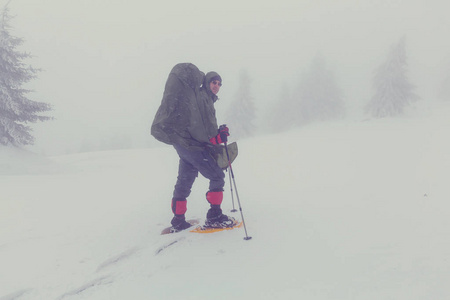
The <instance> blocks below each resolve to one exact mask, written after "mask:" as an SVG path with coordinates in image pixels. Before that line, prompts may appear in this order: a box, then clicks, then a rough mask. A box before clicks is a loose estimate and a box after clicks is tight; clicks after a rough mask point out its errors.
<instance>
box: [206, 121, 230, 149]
mask: <svg viewBox="0 0 450 300" xmlns="http://www.w3.org/2000/svg"><path fill="white" fill-rule="evenodd" d="M218 132H219V133H218V134H217V135H216V136H215V137H212V138H211V139H210V140H209V141H210V142H211V143H212V144H213V145H218V144H222V143H226V142H227V141H228V137H229V136H230V133H229V129H228V127H227V125H221V126H220V127H219V130H218Z"/></svg>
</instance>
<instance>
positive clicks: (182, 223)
mask: <svg viewBox="0 0 450 300" xmlns="http://www.w3.org/2000/svg"><path fill="white" fill-rule="evenodd" d="M170 223H171V224H172V228H171V229H170V232H179V231H181V230H185V229H187V228H189V227H191V226H192V225H191V223H189V222H186V218H185V216H184V215H181V216H177V215H175V216H174V217H173V219H172V221H171V222H170Z"/></svg>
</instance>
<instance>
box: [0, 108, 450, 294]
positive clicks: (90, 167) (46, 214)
mask: <svg viewBox="0 0 450 300" xmlns="http://www.w3.org/2000/svg"><path fill="white" fill-rule="evenodd" d="M449 116H450V104H446V105H441V106H440V107H439V108H435V109H433V110H430V111H428V112H426V113H421V114H419V113H417V114H416V115H415V116H411V115H410V116H405V117H402V118H397V119H383V120H367V121H360V120H358V121H355V120H353V121H345V122H339V123H320V124H313V125H310V126H307V127H304V128H301V129H298V130H294V131H291V132H289V133H283V134H279V135H268V136H263V137H258V138H254V139H248V140H244V141H239V142H238V143H239V147H240V155H239V157H238V159H237V160H236V162H235V164H234V171H235V175H236V183H237V187H238V191H239V195H240V199H241V204H242V208H243V212H244V216H245V220H246V222H247V229H248V234H249V235H250V236H252V237H253V239H252V240H250V241H245V240H244V239H243V237H244V236H245V233H244V230H243V228H241V229H237V230H233V231H227V232H222V233H216V234H212V235H211V234H209V235H204V234H194V233H189V232H183V233H179V234H176V235H167V236H161V235H160V234H159V233H160V231H161V230H162V229H163V228H164V227H165V226H167V225H168V223H169V221H170V218H171V211H170V197H171V193H172V187H173V184H174V180H175V174H176V171H177V156H176V154H175V151H173V150H172V149H171V148H170V147H165V146H162V147H161V148H158V149H142V150H127V151H111V152H99V153H85V154H77V155H69V156H60V157H52V158H48V159H46V158H42V157H38V156H30V155H27V154H26V153H24V152H21V153H13V152H11V149H1V151H0V168H1V170H0V179H1V180H0V182H1V200H0V201H1V202H0V278H1V283H0V300H13V299H14V300H27V299H45V300H59V299H64V300H66V299H67V300H72V299H74V300H75V299H77V300H78V299H95V300H99V299H121V300H122V299H133V300H137V299H177V300H178V299H183V300H186V299H271V300H273V299H308V300H311V299H314V300H315V299H343V300H344V299H345V300H348V299H364V300H369V299H376V300H380V299H383V300H386V299H396V300H398V299H408V300H412V299H433V300H437V299H449V297H450V288H449V287H448V282H450V272H449V270H450V209H449V208H450V204H449V199H450V190H449V188H448V181H449V179H450V141H449V132H450V118H449ZM227 178H228V177H227ZM206 188H207V181H205V180H204V179H202V178H199V179H198V181H197V182H196V185H195V188H194V191H193V193H192V195H191V197H190V199H189V205H188V208H189V210H188V217H190V218H191V217H192V218H194V217H198V218H204V215H205V213H206V209H207V203H206V200H204V194H205V192H206ZM231 206H232V203H231V198H230V191H229V184H228V183H227V186H226V195H225V200H224V208H225V209H226V210H229V209H230V208H231ZM235 216H236V217H239V214H236V215H235Z"/></svg>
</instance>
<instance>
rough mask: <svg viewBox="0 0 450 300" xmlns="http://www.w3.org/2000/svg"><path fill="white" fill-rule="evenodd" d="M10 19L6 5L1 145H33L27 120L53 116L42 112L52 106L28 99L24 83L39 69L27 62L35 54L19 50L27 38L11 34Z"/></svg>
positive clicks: (0, 57) (1, 33) (0, 33)
mask: <svg viewBox="0 0 450 300" xmlns="http://www.w3.org/2000/svg"><path fill="white" fill-rule="evenodd" d="M10 20H11V17H10V15H9V11H8V7H7V5H6V6H5V7H4V8H3V9H2V11H1V12H0V144H2V145H8V144H11V145H14V146H20V145H29V144H33V143H34V137H33V136H32V135H31V133H30V132H31V130H32V129H31V128H30V127H29V126H27V123H30V122H31V123H35V122H37V121H46V120H50V119H52V118H51V117H47V116H42V115H38V113H42V112H45V111H49V110H51V107H50V105H49V104H46V103H42V102H36V101H32V100H29V99H28V98H27V94H28V93H29V92H30V90H27V89H25V88H23V85H24V84H25V83H27V82H29V81H30V80H31V79H33V78H36V73H37V72H38V71H39V70H38V69H34V68H32V67H31V66H27V65H26V64H25V63H24V62H23V60H24V59H26V58H29V57H31V55H30V54H28V53H24V52H20V51H19V50H17V47H19V46H20V45H21V44H22V43H23V40H22V39H21V38H17V37H14V36H12V35H11V34H10V30H11V27H10V25H9V22H10Z"/></svg>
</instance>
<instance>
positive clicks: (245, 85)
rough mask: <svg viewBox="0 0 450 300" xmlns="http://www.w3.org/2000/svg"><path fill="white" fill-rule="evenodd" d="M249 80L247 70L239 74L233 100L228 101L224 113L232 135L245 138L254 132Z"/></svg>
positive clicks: (253, 111)
mask: <svg viewBox="0 0 450 300" xmlns="http://www.w3.org/2000/svg"><path fill="white" fill-rule="evenodd" d="M250 90H251V80H250V76H249V75H248V73H247V71H245V70H242V71H241V73H240V75H239V86H238V90H237V92H236V95H235V100H234V101H233V102H231V103H230V107H229V109H228V111H227V114H226V120H227V125H228V127H229V128H230V132H231V134H232V135H233V137H236V138H245V137H249V136H252V135H253V134H254V133H255V125H254V123H253V122H254V121H255V118H256V112H255V105H254V104H253V98H252V96H251V92H250Z"/></svg>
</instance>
